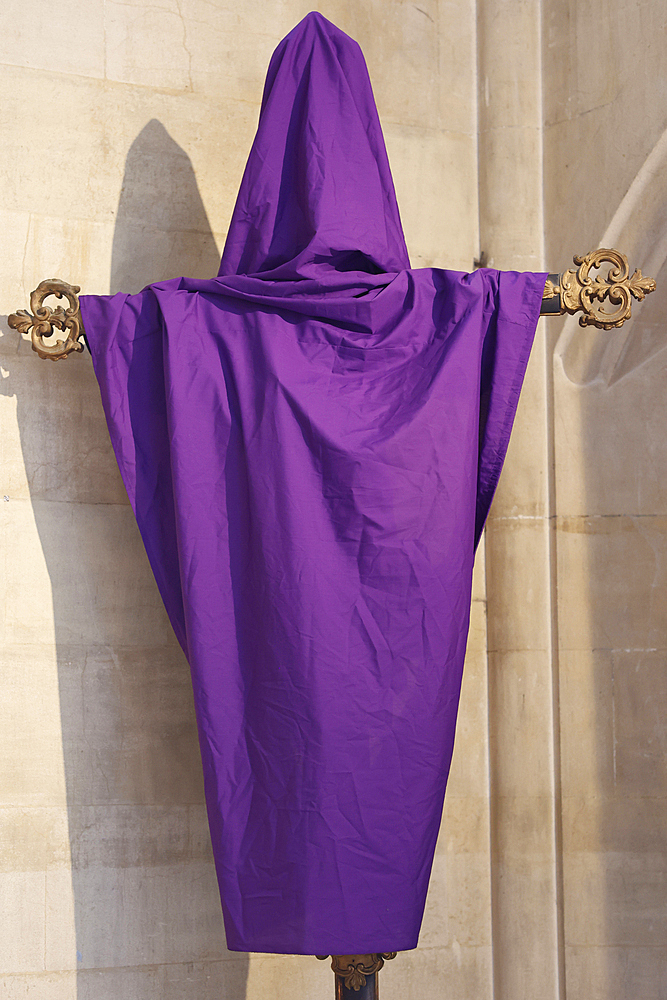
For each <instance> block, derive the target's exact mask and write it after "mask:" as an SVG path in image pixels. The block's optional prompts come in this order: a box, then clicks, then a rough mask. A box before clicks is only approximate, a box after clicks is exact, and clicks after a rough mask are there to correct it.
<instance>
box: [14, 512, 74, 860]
mask: <svg viewBox="0 0 667 1000" xmlns="http://www.w3.org/2000/svg"><path fill="white" fill-rule="evenodd" d="M0 509H1V508H0ZM0 668H1V675H2V687H3V697H2V699H0V746H1V748H2V760H3V766H2V768H1V769H0V803H1V804H2V805H3V806H8V807H13V808H15V809H17V810H18V812H17V813H15V814H13V815H12V814H11V813H8V814H7V815H6V819H7V822H8V823H9V829H10V830H11V829H12V825H13V824H14V823H22V822H25V824H26V825H27V827H31V826H32V824H33V823H34V824H36V826H35V827H34V829H35V830H36V831H39V828H40V824H44V826H43V827H42V829H43V830H46V829H52V830H53V831H54V836H55V837H56V843H58V840H59V837H60V835H59V834H57V833H56V831H57V830H58V828H59V827H60V824H61V822H62V820H61V819H58V818H57V817H58V814H57V812H54V813H51V814H47V813H44V814H43V815H42V816H41V817H40V814H39V813H35V814H31V813H25V814H23V813H22V810H23V809H25V808H28V807H37V806H51V807H53V806H63V805H64V804H65V795H66V784H65V768H64V763H63V748H62V729H61V717H60V710H59V697H58V672H57V665H56V658H55V655H54V650H53V648H52V647H51V646H35V647H25V646H18V647H10V646H5V647H4V648H3V649H2V651H1V652H0ZM22 817H23V818H22ZM61 834H62V830H61ZM30 836H32V834H31V835H30ZM35 836H37V837H39V836H40V833H39V832H36V833H35ZM61 846H62V845H61ZM18 850H22V848H21V847H20V846H18ZM46 850H47V853H48V852H49V851H50V850H51V845H50V846H49V847H47V848H46ZM58 850H60V847H59V848H58ZM12 857H14V856H13V855H11V854H10V855H9V858H8V860H9V859H11V858H12ZM15 859H16V860H17V862H18V858H17V857H16V858H15ZM12 866H13V865H12ZM27 867H30V865H29V863H28V865H27Z"/></svg>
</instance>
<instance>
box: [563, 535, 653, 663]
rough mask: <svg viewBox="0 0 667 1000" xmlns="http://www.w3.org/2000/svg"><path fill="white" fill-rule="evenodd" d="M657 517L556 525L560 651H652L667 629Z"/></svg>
mask: <svg viewBox="0 0 667 1000" xmlns="http://www.w3.org/2000/svg"><path fill="white" fill-rule="evenodd" d="M666 537H667V520H666V519H665V518H664V517H648V516H647V517H631V516H612V517H562V518H559V519H558V536H557V554H558V580H559V584H558V627H559V636H560V643H561V645H562V647H563V648H565V649H581V648H594V649H600V648H602V649H621V650H623V649H625V650H628V651H630V650H651V649H656V648H661V647H662V646H663V645H664V636H665V630H666V628H667V599H666V591H667V561H666V559H665V548H666V545H667V542H666Z"/></svg>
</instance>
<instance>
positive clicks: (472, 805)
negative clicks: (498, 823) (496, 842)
mask: <svg viewBox="0 0 667 1000" xmlns="http://www.w3.org/2000/svg"><path fill="white" fill-rule="evenodd" d="M455 792H456V789H455V788H454V787H453V785H452V783H451V781H450V783H449V787H448V789H447V793H446V794H445V808H444V810H443V815H442V825H441V827H440V835H439V837H438V843H437V847H436V850H437V852H438V853H439V854H446V855H458V854H467V853H470V854H480V855H481V854H488V851H489V797H488V793H487V794H484V795H472V794H468V795H463V794H461V795H456V794H455Z"/></svg>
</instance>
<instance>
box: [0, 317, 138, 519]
mask: <svg viewBox="0 0 667 1000" xmlns="http://www.w3.org/2000/svg"><path fill="white" fill-rule="evenodd" d="M14 336H16V335H15V334H14ZM8 339H9V337H8V336H6V337H5V338H3V340H0V345H2V344H3V342H4V341H5V340H8ZM15 346H18V344H17V345H15ZM21 346H22V349H21V351H20V353H17V354H15V355H14V356H13V357H6V358H5V359H4V362H3V367H4V369H5V371H6V372H7V378H6V379H5V380H4V382H3V383H2V385H1V386H0V387H1V388H3V389H4V388H6V389H7V390H8V392H9V393H11V395H8V396H7V397H4V396H0V413H1V414H2V416H3V426H4V428H5V433H4V434H3V435H2V438H0V462H1V467H2V470H3V473H2V484H1V488H2V492H3V493H4V495H6V496H9V498H10V499H9V503H10V504H13V502H14V501H15V500H19V499H21V500H27V499H32V500H33V501H36V500H58V501H74V502H77V503H95V504H98V503H109V504H127V503H128V499H127V494H126V492H125V487H124V486H123V483H122V480H121V478H120V473H119V472H118V467H117V465H116V459H115V457H114V454H113V449H112V447H111V442H110V440H109V433H108V431H107V425H106V420H105V417H104V411H103V409H102V402H101V400H100V392H99V387H98V385H97V380H96V378H95V374H94V372H93V366H92V364H91V360H90V355H89V354H88V353H86V354H83V355H74V356H73V357H71V358H68V359H67V362H66V363H63V364H59V365H53V364H52V363H51V362H49V361H42V360H41V359H40V358H38V357H37V355H36V354H34V353H33V352H32V351H31V350H30V349H29V347H28V345H27V344H25V343H23V342H22V344H21Z"/></svg>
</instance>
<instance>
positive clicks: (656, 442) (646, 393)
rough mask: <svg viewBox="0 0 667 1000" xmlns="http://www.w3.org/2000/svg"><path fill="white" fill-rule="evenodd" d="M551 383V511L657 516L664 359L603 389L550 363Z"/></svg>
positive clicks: (664, 451)
mask: <svg viewBox="0 0 667 1000" xmlns="http://www.w3.org/2000/svg"><path fill="white" fill-rule="evenodd" d="M649 302H650V300H649ZM642 305H644V304H642ZM646 305H648V302H647V303H646ZM584 341H585V338H583V341H582V346H585V343H583V342H584ZM556 386H557V388H556V403H555V406H556V408H557V414H558V419H557V421H556V428H555V429H556V473H557V491H558V508H559V513H560V514H563V515H565V514H572V515H575V514H578V515H604V514H607V515H611V514H616V515H618V514H632V515H649V514H654V515H655V514H660V515H663V516H664V515H665V514H666V513H667V494H666V491H665V488H664V481H663V475H662V471H663V469H664V464H665V460H666V459H667V445H666V444H665V437H664V433H663V428H664V425H665V420H666V419H667V401H666V400H665V394H664V392H663V389H664V361H662V362H661V361H660V360H659V358H657V357H656V358H654V359H652V360H651V361H650V362H649V363H648V364H647V365H642V366H641V367H639V368H637V369H636V370H635V371H633V372H632V373H631V374H629V375H627V376H626V377H625V378H624V379H623V380H622V381H621V382H619V383H615V384H613V385H610V386H606V385H599V384H596V385H592V386H584V387H579V386H574V385H572V383H569V382H567V379H566V377H564V374H563V372H562V369H561V371H560V373H559V372H558V365H556Z"/></svg>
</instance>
